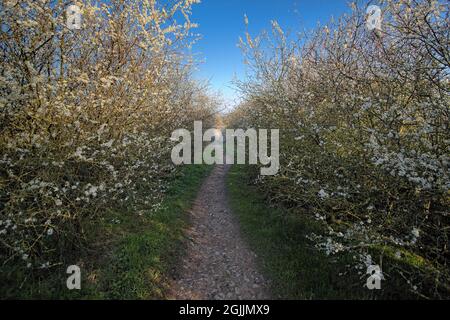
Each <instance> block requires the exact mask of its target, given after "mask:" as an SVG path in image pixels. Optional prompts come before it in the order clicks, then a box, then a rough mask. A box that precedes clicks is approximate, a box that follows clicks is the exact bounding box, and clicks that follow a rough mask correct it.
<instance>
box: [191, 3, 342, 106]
mask: <svg viewBox="0 0 450 320" xmlns="http://www.w3.org/2000/svg"><path fill="white" fill-rule="evenodd" d="M347 3H348V0H202V2H201V3H200V4H197V5H195V6H194V7H193V14H192V21H193V22H195V23H198V24H199V25H200V26H199V28H197V29H196V32H198V33H200V34H201V35H202V39H201V40H200V41H199V42H198V43H197V44H196V45H195V46H194V47H193V52H194V53H196V54H199V56H198V58H202V59H203V60H204V63H202V64H201V65H199V67H198V68H199V70H198V71H197V72H196V77H197V78H199V79H208V80H210V83H211V86H212V88H213V89H214V90H216V91H220V92H222V94H223V96H224V98H225V99H226V100H227V101H229V102H231V101H233V100H235V98H237V94H236V92H235V91H234V89H232V88H230V87H231V86H232V84H231V83H230V81H231V80H232V79H233V76H234V74H236V75H237V77H239V78H242V77H244V76H245V66H244V65H243V63H242V55H241V52H240V49H239V48H238V47H237V43H238V40H239V36H243V35H244V33H245V25H244V14H246V15H247V16H248V19H249V22H250V24H249V31H250V33H251V34H252V35H256V34H258V33H259V32H260V31H262V30H264V29H265V30H269V29H270V21H271V20H277V21H278V23H279V24H280V26H281V27H282V28H283V29H285V28H288V29H291V30H303V29H305V28H306V29H309V28H314V27H315V26H316V25H317V22H318V21H320V22H321V23H326V22H327V21H328V20H329V19H330V18H331V17H332V16H334V17H338V16H340V15H342V14H343V13H345V12H348V11H349V9H348V6H347Z"/></svg>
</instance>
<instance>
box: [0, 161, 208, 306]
mask: <svg viewBox="0 0 450 320" xmlns="http://www.w3.org/2000/svg"><path fill="white" fill-rule="evenodd" d="M211 168H212V167H211V166H206V165H202V166H185V167H183V168H181V169H180V170H179V171H177V174H176V175H175V176H174V177H172V179H171V183H170V187H169V189H168V190H167V192H166V196H165V198H164V200H163V203H162V205H161V207H160V208H159V209H158V210H156V211H153V212H150V211H148V212H142V214H141V215H139V214H137V213H136V212H135V211H134V210H131V209H123V208H122V209H117V210H114V211H113V210H111V211H110V212H108V213H107V214H105V215H103V218H98V219H96V220H95V221H87V222H86V223H85V225H84V232H85V234H86V235H87V237H88V238H87V239H86V240H87V241H88V243H89V244H90V245H89V247H88V250H81V251H74V252H71V253H69V254H70V255H71V256H72V260H73V261H74V263H73V264H76V265H78V266H80V268H81V279H82V280H81V290H71V291H70V290H68V289H67V287H66V279H67V277H68V276H69V275H68V274H66V267H67V266H56V267H53V268H51V270H49V272H48V273H47V274H40V275H39V276H38V277H35V278H34V279H30V278H27V277H26V276H25V275H24V274H21V273H20V272H17V270H11V271H10V274H7V275H6V274H3V275H2V276H1V278H2V279H7V281H8V283H5V282H3V283H2V286H1V287H2V288H1V289H0V293H1V297H2V298H3V299H5V298H15V299H163V298H165V296H166V293H167V289H168V285H169V283H168V278H169V276H170V274H171V273H172V271H173V268H174V267H175V266H176V265H177V263H178V259H179V258H180V256H181V251H182V249H183V245H184V238H183V230H184V228H185V227H186V226H187V225H188V215H187V213H186V212H187V210H188V209H189V208H190V207H191V206H192V202H193V200H194V199H195V197H196V194H197V192H198V190H199V188H200V186H201V183H202V181H203V179H204V178H205V177H206V176H207V175H208V174H209V172H210V170H211ZM139 196H145V189H143V190H142V194H141V195H139ZM67 257H68V256H67ZM67 260H71V258H68V259H67Z"/></svg>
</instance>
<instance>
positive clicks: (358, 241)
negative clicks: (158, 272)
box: [228, 0, 450, 298]
mask: <svg viewBox="0 0 450 320" xmlns="http://www.w3.org/2000/svg"><path fill="white" fill-rule="evenodd" d="M380 7H381V10H382V13H383V20H382V29H381V30H376V29H375V30H372V31H369V30H368V28H366V19H367V15H366V13H365V9H366V8H365V7H359V6H358V5H356V4H352V12H351V13H350V14H348V15H344V16H342V17H340V18H339V19H337V20H336V21H331V22H330V23H329V24H327V25H325V26H323V27H318V28H316V29H315V30H313V31H311V32H309V33H304V34H291V33H285V32H284V31H283V30H282V29H281V28H280V26H279V25H278V24H277V22H275V21H274V22H273V23H272V25H273V28H272V31H271V32H268V33H263V34H261V35H259V36H257V37H252V36H251V35H250V34H249V33H248V32H247V33H246V37H245V39H242V40H241V47H242V49H243V53H244V56H245V58H246V62H247V63H248V65H249V70H250V74H251V76H250V77H248V79H247V80H245V81H241V82H238V83H237V85H238V87H239V88H240V90H241V91H242V93H243V102H242V104H241V105H240V106H239V107H238V108H237V109H236V110H234V112H233V113H232V114H231V115H230V116H229V118H228V122H229V125H231V126H236V127H254V128H274V129H280V161H281V170H280V172H279V174H277V175H275V176H257V177H256V180H255V181H256V183H257V184H258V185H259V186H260V187H261V189H262V190H263V191H265V192H267V193H268V197H269V200H271V201H273V202H276V203H281V204H283V205H284V206H287V207H289V208H292V210H296V211H298V212H299V214H300V213H301V214H308V215H310V216H311V217H313V218H315V219H317V220H319V221H321V222H322V223H323V224H324V225H325V227H326V230H328V233H327V234H312V235H310V239H311V240H312V241H314V243H315V245H316V246H317V247H318V248H320V249H321V250H323V251H324V252H325V253H326V254H330V255H331V254H337V253H341V252H350V253H352V254H353V256H354V258H355V260H356V264H355V266H354V267H356V269H357V270H356V272H359V273H360V274H364V273H365V272H366V267H367V266H368V265H371V264H380V265H381V264H382V263H381V262H382V261H383V257H384V258H385V259H384V261H385V265H386V264H390V270H391V269H394V270H395V272H394V271H392V272H391V274H389V275H385V278H386V277H390V278H391V279H392V278H393V277H396V278H398V279H404V282H405V285H406V286H407V288H409V289H410V290H411V292H413V293H415V294H417V296H419V297H424V298H430V297H441V298H442V297H448V296H449V292H450V281H449V280H450V278H449V271H448V263H449V260H448V259H449V230H450V224H449V222H450V221H449V219H450V217H449V212H450V210H449V208H450V207H449V187H450V175H449V160H450V159H449V143H450V130H449V102H450V98H449V92H450V86H449V70H450V55H449V45H450V44H449V41H448V39H449V37H450V27H449V10H448V4H445V3H443V2H440V1H426V0H400V1H381V3H380ZM246 23H248V20H247V19H246ZM352 268H353V267H352ZM387 281H389V279H387Z"/></svg>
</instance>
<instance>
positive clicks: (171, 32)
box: [0, 0, 213, 274]
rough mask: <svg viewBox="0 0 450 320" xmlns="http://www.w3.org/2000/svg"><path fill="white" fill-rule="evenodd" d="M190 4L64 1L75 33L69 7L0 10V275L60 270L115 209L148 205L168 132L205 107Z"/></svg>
mask: <svg viewBox="0 0 450 320" xmlns="http://www.w3.org/2000/svg"><path fill="white" fill-rule="evenodd" d="M195 2H197V1H195V0H180V1H172V2H170V5H169V4H168V3H163V2H161V1H154V0H153V1H152V0H151V1H134V0H132V1H127V5H126V6H125V5H123V3H122V1H119V0H113V1H105V2H101V3H98V4H97V3H93V2H91V1H75V4H76V5H78V6H79V7H80V8H81V13H82V24H81V29H79V30H76V29H75V30H71V29H69V28H67V26H66V16H65V12H66V9H67V7H68V6H69V5H70V4H74V2H73V1H9V0H5V1H2V2H1V4H0V16H1V31H0V50H1V55H2V63H1V64H0V93H1V95H0V131H1V134H0V163H1V166H0V270H6V268H8V270H9V268H11V267H13V268H19V269H23V270H25V271H26V272H32V271H35V270H39V269H47V268H49V267H52V266H55V265H58V264H61V263H63V262H64V261H65V257H66V256H68V255H70V253H71V252H72V251H71V250H72V249H74V248H77V247H80V246H84V245H85V243H84V242H85V238H86V237H85V234H84V233H83V229H82V225H83V221H89V220H93V219H95V218H97V217H104V216H106V217H107V212H108V209H110V208H116V207H118V206H120V205H121V204H122V203H125V202H126V203H127V205H129V204H130V203H132V205H133V206H135V207H136V208H139V207H140V205H145V206H146V207H153V208H157V206H158V204H159V202H160V200H161V198H162V196H163V193H164V189H165V185H166V183H165V180H166V178H167V176H168V175H169V174H170V173H171V172H172V171H173V170H174V168H173V166H172V163H171V161H170V149H171V144H172V143H171V142H170V140H169V138H170V133H171V132H172V130H174V129H176V128H179V127H187V124H191V123H192V122H193V120H194V119H201V118H207V117H209V115H210V114H211V112H212V107H213V101H212V100H211V98H210V97H209V96H208V95H207V94H206V93H205V91H204V90H203V88H202V87H201V85H200V84H198V83H196V82H195V81H194V80H193V79H192V78H191V76H190V73H191V69H192V59H191V58H190V57H189V56H187V55H186V53H185V52H186V50H185V49H186V47H188V46H189V45H190V44H191V43H192V41H194V40H195V39H193V37H192V34H191V29H192V28H193V27H195V25H194V24H193V23H191V22H190V19H189V15H190V10H191V5H192V4H193V3H195ZM177 19H178V20H180V19H181V20H182V21H179V22H177ZM138 188H145V190H146V192H147V194H148V197H147V198H146V199H142V197H141V198H139V197H134V196H135V195H136V192H137V190H138ZM130 201H131V202H130ZM0 272H1V273H3V271H0ZM3 274H6V273H3Z"/></svg>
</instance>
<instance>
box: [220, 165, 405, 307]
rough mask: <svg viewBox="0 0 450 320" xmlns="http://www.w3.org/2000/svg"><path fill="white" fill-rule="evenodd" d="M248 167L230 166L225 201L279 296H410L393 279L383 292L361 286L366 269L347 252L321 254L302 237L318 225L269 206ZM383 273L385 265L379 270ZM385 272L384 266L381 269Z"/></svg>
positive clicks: (313, 221) (317, 231)
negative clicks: (355, 266) (354, 265)
mask: <svg viewBox="0 0 450 320" xmlns="http://www.w3.org/2000/svg"><path fill="white" fill-rule="evenodd" d="M250 180H251V174H250V173H249V170H248V167H246V166H238V165H235V166H233V167H232V169H231V170H230V173H229V175H228V178H227V185H228V190H229V198H230V204H231V207H232V209H233V211H234V213H235V214H236V215H237V216H238V218H239V220H240V224H241V230H242V231H243V234H244V235H245V236H246V238H247V241H248V242H249V244H250V246H251V247H252V249H253V250H254V251H255V253H256V254H257V255H258V258H259V263H260V265H261V267H262V271H263V272H264V273H265V274H266V276H268V278H269V279H270V280H271V285H272V293H273V296H274V298H276V299H277V298H278V299H380V298H381V299H383V298H389V299H396V298H410V297H411V295H410V294H409V293H408V292H407V290H406V289H405V288H404V287H402V286H401V285H400V284H399V283H398V282H397V281H395V279H390V280H389V282H383V283H382V290H374V291H370V290H368V289H367V288H365V287H364V284H365V283H366V279H367V276H366V275H365V271H366V270H355V269H353V268H350V267H349V265H350V263H351V260H352V257H350V256H349V255H341V256H334V257H331V256H326V255H325V254H324V253H322V252H319V251H318V250H317V249H315V248H314V247H313V245H312V242H310V241H309V240H308V239H307V238H306V237H305V236H306V235H307V234H309V233H311V232H315V233H323V232H324V230H322V229H321V228H322V227H321V225H319V224H318V223H317V222H316V221H315V220H312V219H310V218H309V217H308V216H306V215H304V214H301V212H292V211H290V210H287V209H284V208H280V207H273V206H270V205H269V204H268V203H267V202H266V200H265V198H264V195H263V194H261V192H259V191H258V189H257V187H256V186H254V185H252V184H250V183H249V181H250ZM383 271H385V269H384V268H383ZM386 271H387V272H386V274H389V270H386Z"/></svg>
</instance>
